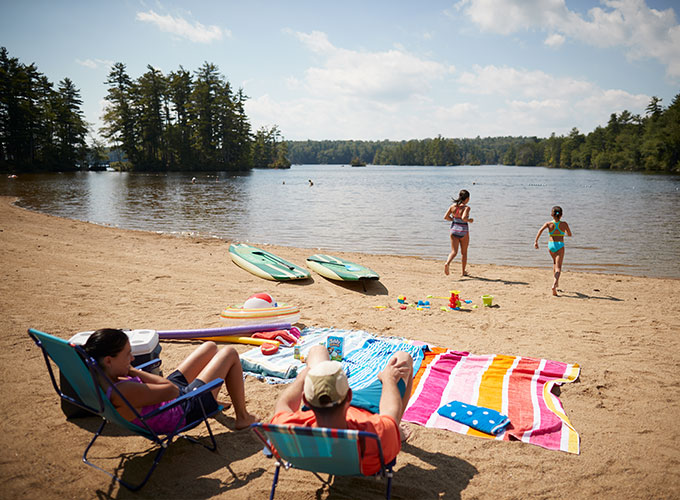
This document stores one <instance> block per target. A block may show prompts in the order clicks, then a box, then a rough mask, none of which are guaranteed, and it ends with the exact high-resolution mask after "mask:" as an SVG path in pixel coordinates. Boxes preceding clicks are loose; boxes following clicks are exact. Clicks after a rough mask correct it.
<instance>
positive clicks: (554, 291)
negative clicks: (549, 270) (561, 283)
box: [548, 250, 559, 295]
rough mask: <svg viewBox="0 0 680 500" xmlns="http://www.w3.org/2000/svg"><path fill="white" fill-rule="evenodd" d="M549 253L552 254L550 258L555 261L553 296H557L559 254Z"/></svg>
mask: <svg viewBox="0 0 680 500" xmlns="http://www.w3.org/2000/svg"><path fill="white" fill-rule="evenodd" d="M548 253H549V254H550V258H551V259H552V261H553V284H552V294H553V295H557V284H556V283H557V281H558V276H559V275H558V274H557V253H558V252H551V251H550V250H548Z"/></svg>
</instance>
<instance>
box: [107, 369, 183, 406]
mask: <svg viewBox="0 0 680 500" xmlns="http://www.w3.org/2000/svg"><path fill="white" fill-rule="evenodd" d="M137 371H139V370H137ZM147 375H152V374H147ZM154 377H156V378H158V379H161V381H162V382H160V383H155V382H144V383H141V384H140V383H137V382H132V381H129V382H123V383H121V384H118V386H117V387H118V390H119V391H120V393H121V394H122V395H123V396H124V397H125V399H127V400H128V402H129V403H130V404H131V405H132V406H134V407H135V408H141V407H143V406H150V405H155V404H157V403H163V402H165V401H172V400H173V399H175V398H177V397H178V396H179V388H178V387H177V386H176V385H175V384H173V383H172V382H170V381H169V380H167V379H164V378H163V377H159V376H157V375H154ZM140 378H141V377H140ZM142 380H144V379H142ZM118 399H119V398H118V395H117V394H116V393H115V392H113V393H112V394H111V401H112V402H113V404H114V406H117V407H120V406H123V402H122V401H118Z"/></svg>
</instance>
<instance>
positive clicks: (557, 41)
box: [543, 33, 566, 47]
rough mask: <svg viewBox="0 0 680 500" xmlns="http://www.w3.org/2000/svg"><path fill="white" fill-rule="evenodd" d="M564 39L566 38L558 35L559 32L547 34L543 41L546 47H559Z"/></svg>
mask: <svg viewBox="0 0 680 500" xmlns="http://www.w3.org/2000/svg"><path fill="white" fill-rule="evenodd" d="M565 40H566V39H565V38H564V36H562V35H560V34H559V33H553V34H552V35H549V36H548V37H547V38H546V39H545V40H544V42H543V43H544V44H546V45H547V46H548V47H560V46H562V44H563V43H564V41H565Z"/></svg>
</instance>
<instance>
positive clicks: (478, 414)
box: [437, 401, 510, 435]
mask: <svg viewBox="0 0 680 500" xmlns="http://www.w3.org/2000/svg"><path fill="white" fill-rule="evenodd" d="M437 413H439V414H440V415H441V416H443V417H447V418H450V419H453V420H455V421H456V422H460V423H461V424H465V425H467V426H468V427H472V428H473V429H477V430H478V431H482V432H485V433H486V434H493V435H495V434H498V433H499V432H501V431H503V430H505V428H506V427H507V426H508V425H509V424H510V419H509V418H508V417H506V416H505V415H501V414H500V413H498V412H497V411H496V410H492V409H491V408H484V407H483V406H475V405H471V404H465V403H463V402H461V401H451V402H450V403H446V404H445V405H444V406H442V407H441V408H439V409H438V410H437Z"/></svg>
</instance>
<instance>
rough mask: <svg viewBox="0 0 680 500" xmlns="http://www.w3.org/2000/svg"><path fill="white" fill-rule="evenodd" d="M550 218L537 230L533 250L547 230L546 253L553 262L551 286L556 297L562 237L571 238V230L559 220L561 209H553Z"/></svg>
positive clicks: (561, 253)
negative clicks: (548, 237) (553, 278)
mask: <svg viewBox="0 0 680 500" xmlns="http://www.w3.org/2000/svg"><path fill="white" fill-rule="evenodd" d="M552 217H553V220H551V221H550V222H546V223H545V224H543V226H542V227H541V229H539V230H538V234H537V235H536V240H535V241H534V248H538V238H540V237H541V233H543V231H545V230H546V229H547V230H548V234H549V235H550V239H549V241H548V251H549V253H550V257H552V260H553V276H554V277H555V280H554V281H553V286H552V294H553V295H555V296H556V295H557V285H558V283H559V281H560V274H561V273H562V262H563V261H564V236H565V235H566V236H571V229H569V224H567V223H566V222H564V221H562V220H560V219H561V218H562V207H553V208H552Z"/></svg>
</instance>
